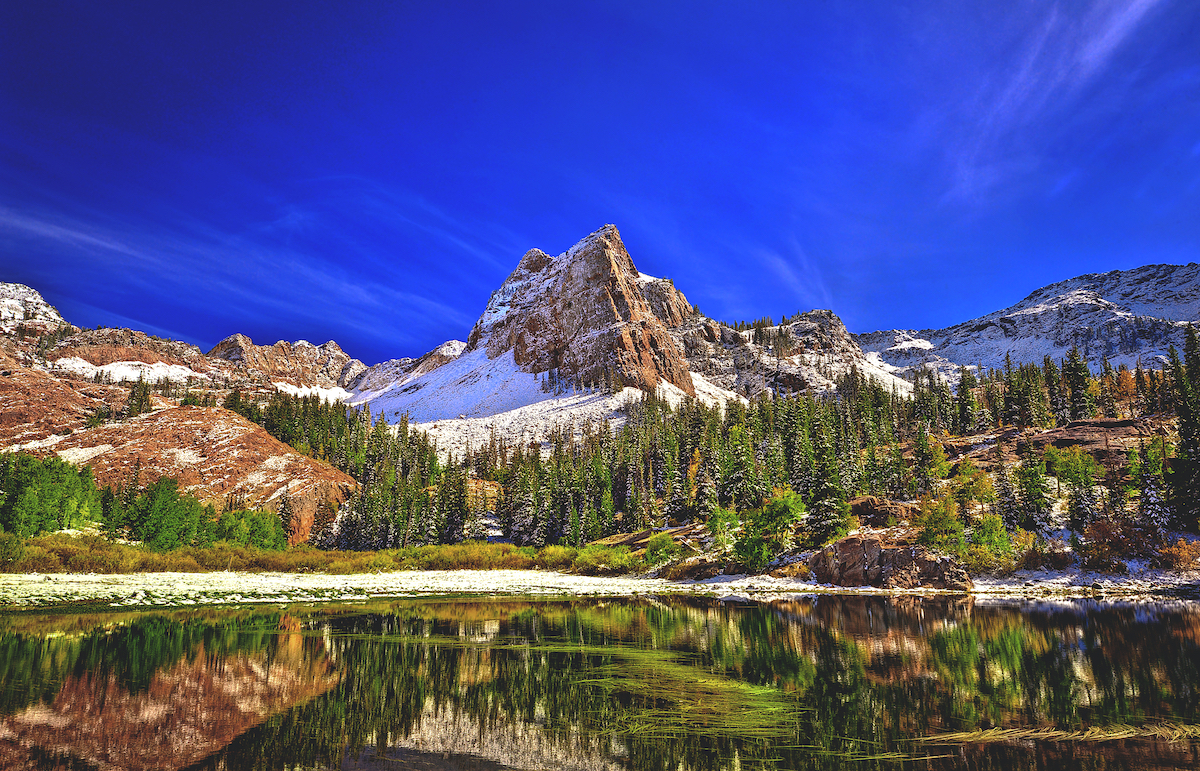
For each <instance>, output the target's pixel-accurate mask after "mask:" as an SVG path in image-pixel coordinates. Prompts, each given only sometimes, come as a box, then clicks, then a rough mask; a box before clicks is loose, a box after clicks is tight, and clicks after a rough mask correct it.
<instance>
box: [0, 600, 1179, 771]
mask: <svg viewBox="0 0 1200 771" xmlns="http://www.w3.org/2000/svg"><path fill="white" fill-rule="evenodd" d="M0 628H2V629H3V631H2V632H0V711H2V719H0V766H3V767H4V768H72V767H87V768H184V767H189V766H193V767H197V768H211V769H217V768H221V769H247V770H249V769H272V770H273V769H282V768H293V767H297V768H348V769H349V768H354V769H382V768H388V769H396V768H462V769H499V768H570V769H625V768H635V769H664V770H665V769H724V768H729V769H733V768H742V767H764V768H805V769H807V768H812V769H818V768H820V769H826V768H849V767H853V768H860V769H861V768H882V767H887V768H895V767H914V768H943V767H945V768H951V767H962V766H966V767H974V768H981V769H982V768H1028V769H1055V771H1057V770H1058V769H1068V768H1089V769H1090V768H1096V769H1100V768H1105V769H1107V768H1138V769H1154V768H1190V767H1197V766H1200V757H1198V756H1197V747H1198V746H1200V729H1197V728H1196V727H1195V726H1196V724H1197V722H1200V715H1198V714H1197V713H1198V711H1200V705H1198V704H1197V699H1198V698H1200V695H1198V694H1197V686H1198V685H1200V645H1198V643H1200V606H1196V605H1192V604H1185V603H1177V604H1171V605H1156V606H1145V605H1143V606H1127V607H1119V606H1112V605H1099V604H1096V603H1090V602H1076V603H1060V604H1055V605H1016V604H999V605H996V604H992V605H980V604H973V603H972V601H971V600H970V599H961V600H947V599H940V600H930V599H920V598H900V599H888V598H880V597H831V596H823V597H820V598H816V599H811V600H803V601H796V602H788V603H778V604H775V605H771V606H744V607H737V606H728V605H722V604H719V603H715V602H711V601H708V600H697V599H664V600H662V601H654V600H645V599H643V600H632V601H625V600H622V601H609V602H604V601H596V600H575V601H521V600H484V601H480V600H454V601H449V600H440V601H439V600H424V601H417V600H414V601H405V602H396V603H390V604H386V605H377V606H371V607H367V608H318V609H309V610H305V611H291V612H288V613H278V612H277V613H262V612H247V611H243V612H240V613H237V612H233V613H221V612H218V611H210V612H200V613H193V614H166V615H163V614H159V615H141V616H113V617H105V616H100V617H88V616H62V617H42V616H35V615H18V616H10V617H7V618H0Z"/></svg>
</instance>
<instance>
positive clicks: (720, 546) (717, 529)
mask: <svg viewBox="0 0 1200 771" xmlns="http://www.w3.org/2000/svg"><path fill="white" fill-rule="evenodd" d="M737 524H738V516H737V514H736V513H734V512H732V511H730V510H729V509H725V508H720V507H718V508H716V509H714V510H713V513H712V514H710V515H709V517H708V523H707V524H706V525H705V527H706V528H708V532H709V534H711V535H712V537H713V545H714V546H716V547H717V550H718V551H725V550H726V549H728V548H729V547H730V546H732V545H733V530H734V528H736V527H737Z"/></svg>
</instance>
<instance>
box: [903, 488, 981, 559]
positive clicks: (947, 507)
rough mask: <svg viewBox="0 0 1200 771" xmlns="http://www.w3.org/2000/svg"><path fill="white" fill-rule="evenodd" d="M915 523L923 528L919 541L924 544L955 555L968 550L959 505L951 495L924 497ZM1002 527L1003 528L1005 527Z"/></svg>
mask: <svg viewBox="0 0 1200 771" xmlns="http://www.w3.org/2000/svg"><path fill="white" fill-rule="evenodd" d="M913 524H915V525H917V526H918V527H920V528H921V535H920V536H919V537H918V538H917V542H918V543H920V544H922V545H924V546H928V547H929V548H931V549H934V550H935V551H940V552H944V553H946V554H955V555H957V554H962V553H963V552H964V551H965V550H966V544H965V543H964V541H963V523H962V520H960V519H959V518H958V506H957V504H956V502H955V500H954V499H953V498H951V497H950V496H946V497H944V498H939V499H937V500H930V499H929V498H925V499H923V500H922V501H921V513H920V514H919V515H917V517H916V520H915V521H914V522H913ZM1001 529H1002V530H1003V527H1001Z"/></svg>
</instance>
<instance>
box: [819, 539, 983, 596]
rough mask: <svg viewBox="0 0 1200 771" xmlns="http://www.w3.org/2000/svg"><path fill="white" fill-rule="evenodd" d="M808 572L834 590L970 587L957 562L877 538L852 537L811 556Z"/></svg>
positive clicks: (967, 577) (923, 550)
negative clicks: (894, 545)
mask: <svg viewBox="0 0 1200 771" xmlns="http://www.w3.org/2000/svg"><path fill="white" fill-rule="evenodd" d="M808 568H809V570H810V571H812V576H813V578H815V579H816V580H817V581H819V582H820V583H824V584H833V585H835V586H875V587H880V588H883V589H946V590H951V591H969V590H970V589H971V588H972V587H973V586H974V583H973V582H972V581H971V577H970V576H969V575H967V571H966V570H964V569H963V567H962V565H960V564H959V563H958V561H957V560H955V559H953V558H951V557H944V556H936V555H934V554H931V553H930V552H929V551H927V550H926V549H924V548H922V547H920V546H901V547H893V546H886V545H884V542H883V539H881V538H879V537H878V536H857V535H852V536H848V537H846V538H843V539H841V540H840V541H836V542H835V543H832V544H830V545H828V546H826V547H825V548H824V549H821V550H820V551H818V552H817V553H816V554H814V555H812V557H810V558H809V560H808Z"/></svg>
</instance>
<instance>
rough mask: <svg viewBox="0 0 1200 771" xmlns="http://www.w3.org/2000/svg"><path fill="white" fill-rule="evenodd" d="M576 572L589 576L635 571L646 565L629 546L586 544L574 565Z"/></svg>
mask: <svg viewBox="0 0 1200 771" xmlns="http://www.w3.org/2000/svg"><path fill="white" fill-rule="evenodd" d="M572 567H573V569H574V571H575V572H576V573H582V574H583V575H588V576H598V575H617V574H621V573H634V572H637V571H639V570H641V569H642V568H643V567H644V565H643V563H642V561H641V560H639V559H638V558H637V557H636V556H634V555H633V553H632V552H630V551H629V547H627V546H613V547H608V546H599V545H595V544H594V545H592V546H585V547H583V549H581V550H580V551H579V554H578V555H577V556H576V557H575V562H574V565H573V566H572Z"/></svg>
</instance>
